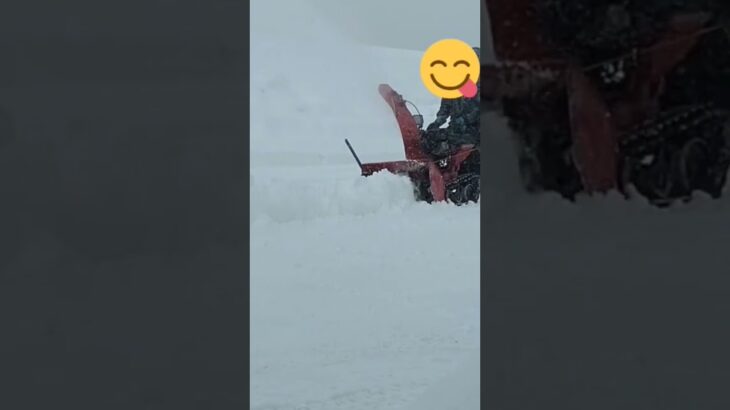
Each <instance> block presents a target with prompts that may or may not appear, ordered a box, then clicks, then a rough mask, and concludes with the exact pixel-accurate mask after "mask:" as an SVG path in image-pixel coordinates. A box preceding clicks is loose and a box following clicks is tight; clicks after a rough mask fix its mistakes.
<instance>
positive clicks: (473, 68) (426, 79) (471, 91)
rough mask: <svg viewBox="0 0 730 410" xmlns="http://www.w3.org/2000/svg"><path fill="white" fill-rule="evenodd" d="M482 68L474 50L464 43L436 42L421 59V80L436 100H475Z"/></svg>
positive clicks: (448, 40) (452, 40)
mask: <svg viewBox="0 0 730 410" xmlns="http://www.w3.org/2000/svg"><path fill="white" fill-rule="evenodd" d="M480 69H481V66H480V63H479V57H478V56H477V54H476V52H475V51H474V49H472V48H471V46H469V45H468V44H466V43H465V42H463V41H461V40H456V39H446V40H441V41H437V42H435V43H433V44H431V46H430V47H429V48H428V50H426V52H425V53H424V54H423V58H422V59H421V81H423V84H424V85H425V86H426V88H427V89H428V91H430V92H431V93H432V94H434V95H435V96H437V97H441V98H446V99H456V98H461V97H466V98H474V97H475V96H476V95H477V84H476V83H477V81H479V71H480Z"/></svg>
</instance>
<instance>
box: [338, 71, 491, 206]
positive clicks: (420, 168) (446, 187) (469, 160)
mask: <svg viewBox="0 0 730 410" xmlns="http://www.w3.org/2000/svg"><path fill="white" fill-rule="evenodd" d="M378 91H379V92H380V95H381V96H382V97H383V99H385V101H386V102H387V103H388V105H389V106H390V108H391V109H392V110H393V114H394V115H395V119H396V121H397V123H398V126H399V128H400V132H401V137H402V138H403V147H404V149H405V157H406V159H405V160H403V161H389V162H372V163H366V164H363V163H362V162H361V161H360V158H359V157H358V156H357V154H356V153H355V150H354V149H353V148H352V145H351V144H350V141H348V140H347V139H345V143H346V144H347V147H348V148H349V149H350V152H351V153H352V156H353V157H355V161H356V162H357V164H358V166H359V167H360V170H361V173H362V175H363V176H366V177H367V176H370V175H373V174H375V173H377V172H380V171H387V172H390V173H392V174H396V175H404V176H408V178H410V180H411V182H412V183H413V187H414V193H415V196H416V199H417V200H419V201H426V202H429V203H431V202H434V201H435V202H442V201H446V202H451V203H454V204H456V205H463V204H465V203H468V202H478V201H479V193H480V186H479V182H480V180H479V149H478V148H477V147H476V146H474V145H462V146H461V147H459V148H458V149H457V150H456V151H454V152H452V153H450V154H448V155H446V156H444V157H440V158H432V157H430V156H429V155H427V154H426V153H424V151H423V149H422V148H421V139H422V137H423V135H424V130H423V116H422V115H421V114H420V112H419V111H418V108H417V107H416V106H415V105H414V104H413V103H411V102H410V101H406V100H405V99H403V96H401V95H400V94H398V93H397V92H395V91H394V90H393V89H392V88H391V87H390V86H389V85H387V84H381V85H380V86H379V87H378ZM406 104H410V105H411V106H412V107H413V108H414V110H415V112H416V113H415V114H414V113H412V112H411V111H410V110H409V109H408V106H407V105H406Z"/></svg>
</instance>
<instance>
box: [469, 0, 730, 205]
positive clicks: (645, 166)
mask: <svg viewBox="0 0 730 410" xmlns="http://www.w3.org/2000/svg"><path fill="white" fill-rule="evenodd" d="M483 1H485V3H486V8H487V10H488V13H489V19H490V22H491V30H492V39H493V43H494V52H495V57H496V61H497V63H496V64H491V65H486V66H484V67H483V68H482V73H483V74H482V78H483V80H482V82H483V85H482V101H487V102H488V103H490V105H491V106H492V107H493V108H494V109H495V110H497V111H498V112H500V113H501V114H502V115H503V116H504V117H506V119H507V120H508V124H509V127H510V129H511V131H512V133H513V135H514V140H515V143H516V147H517V157H518V158H517V159H518V161H517V162H518V166H519V169H520V172H521V175H522V180H523V185H524V187H525V189H526V190H528V191H530V192H540V191H556V192H559V193H560V194H561V195H562V196H564V197H565V198H568V199H570V200H573V199H574V197H575V196H576V195H578V194H581V193H586V194H593V193H605V192H608V191H611V190H616V191H619V192H622V193H623V194H624V195H625V196H626V197H629V192H630V190H629V189H628V188H629V187H630V186H633V187H634V188H635V189H634V191H635V192H638V193H639V194H640V195H642V196H644V197H646V198H648V199H649V201H650V202H652V203H654V204H656V205H668V204H671V203H673V202H676V201H677V200H688V199H689V198H691V195H692V193H693V192H695V191H703V192H706V193H708V194H709V195H711V196H712V197H719V196H720V194H721V191H722V189H723V187H724V185H725V180H726V174H727V170H728V167H729V166H730V132H729V131H730V128H729V127H730V70H729V68H730V39H729V36H728V33H730V30H728V23H727V22H728V16H729V15H730V3H728V2H720V1H718V2H703V1H696V0H685V1H675V2H663V1H660V0H641V1H639V0H631V1H623V2H620V1H599V2H595V1H594V0H483Z"/></svg>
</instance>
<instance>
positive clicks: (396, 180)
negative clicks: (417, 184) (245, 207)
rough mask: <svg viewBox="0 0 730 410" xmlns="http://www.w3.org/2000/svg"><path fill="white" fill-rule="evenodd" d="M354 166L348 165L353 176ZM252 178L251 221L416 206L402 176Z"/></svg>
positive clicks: (303, 217) (325, 215) (410, 188)
mask: <svg viewBox="0 0 730 410" xmlns="http://www.w3.org/2000/svg"><path fill="white" fill-rule="evenodd" d="M356 169H357V167H348V168H346V171H349V173H350V174H351V175H355V174H356V172H355V171H354V170H356ZM333 172H334V170H333ZM259 180H260V179H259V178H257V177H256V175H254V177H253V178H252V179H251V220H252V221H273V222H290V221H295V220H300V221H301V220H310V219H317V218H326V217H333V216H345V215H347V216H364V215H372V214H376V213H379V212H384V211H389V210H390V211H402V210H404V209H406V208H408V207H413V206H416V204H415V200H414V196H413V188H412V186H411V183H410V181H409V180H408V179H407V178H405V177H400V176H395V175H392V174H389V173H378V174H376V175H373V176H372V177H370V178H367V179H365V178H361V177H352V176H349V177H341V178H337V177H333V176H328V177H327V178H320V179H318V180H316V181H313V180H312V178H311V175H309V176H301V175H300V176H298V177H294V178H292V177H283V176H282V177H264V178H263V179H262V182H259Z"/></svg>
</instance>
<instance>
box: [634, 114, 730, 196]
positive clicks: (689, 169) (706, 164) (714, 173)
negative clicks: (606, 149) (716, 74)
mask: <svg viewBox="0 0 730 410" xmlns="http://www.w3.org/2000/svg"><path fill="white" fill-rule="evenodd" d="M727 125H728V113H727V112H726V111H722V110H716V109H713V107H712V105H711V104H705V105H697V106H690V107H681V108H674V109H672V110H670V111H666V112H662V113H660V115H658V116H656V117H655V118H653V119H652V120H649V121H646V122H644V123H643V124H641V125H640V126H638V127H636V129H634V130H632V132H631V133H630V134H629V135H627V136H625V137H624V138H623V140H622V143H621V144H620V151H621V154H622V155H621V158H622V161H623V166H622V167H621V169H622V172H623V175H622V178H621V180H623V181H624V183H626V184H632V185H634V186H635V187H636V189H637V191H638V192H639V193H641V194H642V195H644V196H645V197H647V198H648V199H649V200H650V201H652V202H653V203H655V204H658V205H667V204H669V203H671V202H672V201H673V200H674V199H677V198H684V199H689V198H690V197H691V195H692V193H693V191H704V192H706V193H708V194H709V195H711V196H712V197H714V198H717V197H719V196H720V195H721V193H722V188H723V187H724V185H725V182H726V175H727V170H728V166H729V165H730V147H729V146H728V135H727Z"/></svg>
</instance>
